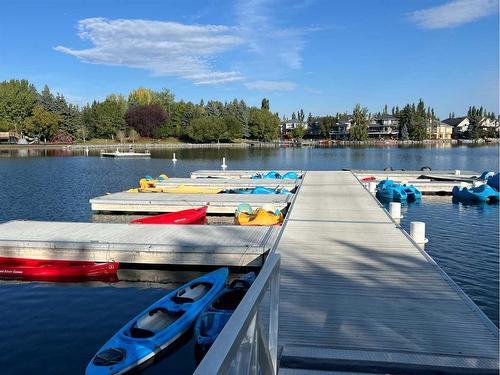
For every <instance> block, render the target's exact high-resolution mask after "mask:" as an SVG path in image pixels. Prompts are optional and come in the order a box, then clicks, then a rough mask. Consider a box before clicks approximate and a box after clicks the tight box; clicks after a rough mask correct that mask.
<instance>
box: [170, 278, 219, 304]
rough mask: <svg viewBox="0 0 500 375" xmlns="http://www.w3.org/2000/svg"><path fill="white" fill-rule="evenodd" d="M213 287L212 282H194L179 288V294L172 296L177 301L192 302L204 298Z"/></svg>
mask: <svg viewBox="0 0 500 375" xmlns="http://www.w3.org/2000/svg"><path fill="white" fill-rule="evenodd" d="M211 288H212V284H211V283H203V282H201V283H193V284H191V285H189V286H188V287H187V288H184V289H182V290H179V291H178V292H177V295H175V296H173V297H172V301H174V302H175V303H192V302H196V301H198V300H199V299H200V298H202V297H203V296H204V295H205V294H207V293H208V291H209V290H210V289H211Z"/></svg>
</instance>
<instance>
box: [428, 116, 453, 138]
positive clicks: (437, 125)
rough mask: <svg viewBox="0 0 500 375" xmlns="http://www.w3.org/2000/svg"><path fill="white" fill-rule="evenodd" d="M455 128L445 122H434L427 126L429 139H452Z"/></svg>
mask: <svg viewBox="0 0 500 375" xmlns="http://www.w3.org/2000/svg"><path fill="white" fill-rule="evenodd" d="M453 129H454V128H453V126H452V125H449V124H447V123H445V122H443V121H439V120H432V121H429V124H428V125H427V137H428V138H429V139H443V140H448V139H451V137H452V134H453Z"/></svg>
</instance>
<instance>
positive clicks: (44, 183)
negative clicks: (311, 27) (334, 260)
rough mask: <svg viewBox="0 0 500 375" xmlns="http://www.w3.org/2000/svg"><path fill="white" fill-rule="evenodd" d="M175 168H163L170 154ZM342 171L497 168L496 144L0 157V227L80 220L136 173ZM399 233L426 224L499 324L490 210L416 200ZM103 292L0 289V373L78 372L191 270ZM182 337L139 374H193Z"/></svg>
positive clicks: (139, 273) (434, 250)
mask: <svg viewBox="0 0 500 375" xmlns="http://www.w3.org/2000/svg"><path fill="white" fill-rule="evenodd" d="M173 152H175V153H176V157H177V159H179V160H178V161H177V163H175V164H174V163H172V161H171V160H170V159H171V158H172V153H173ZM223 156H225V157H226V163H227V164H228V166H229V168H230V169H271V168H272V169H274V168H275V169H309V170H338V169H341V168H362V169H383V168H385V167H389V166H391V167H393V168H394V169H396V168H398V169H402V168H404V169H420V168H421V167H423V166H431V167H432V168H433V169H434V170H437V169H449V170H454V169H461V170H476V171H478V172H481V171H483V170H495V171H497V170H498V169H499V165H498V163H499V155H498V147H496V146H484V147H470V146H459V147H449V146H443V147H405V148H399V147H394V146H391V147H384V148H380V147H357V148H348V147H334V148H262V149H258V148H255V149H254V148H248V149H222V148H221V149H176V150H156V151H153V158H152V159H146V160H114V159H105V158H99V157H98V155H97V154H95V153H94V154H92V153H91V154H90V156H85V155H84V154H83V153H72V152H68V151H62V150H59V151H54V150H52V151H49V150H45V151H44V150H29V151H28V150H17V151H6V150H0V181H1V188H0V222H4V221H7V220H14V219H30V220H64V221H90V220H91V215H92V214H91V211H90V207H89V203H88V200H89V199H90V198H92V197H95V196H99V195H103V194H105V193H106V192H116V191H121V190H124V189H126V188H129V187H132V186H136V185H137V181H138V179H139V178H141V177H142V176H144V175H146V174H149V175H153V176H155V175H158V174H160V173H166V174H167V175H169V176H171V177H188V176H189V172H191V171H193V170H196V169H219V168H220V164H221V158H222V157H223ZM403 215H404V216H405V217H404V219H403V220H402V223H401V225H402V226H403V228H405V229H406V230H409V222H410V221H414V220H420V221H425V222H426V224H427V237H428V238H429V240H430V242H429V243H428V244H427V245H426V250H427V251H428V252H429V254H431V255H432V257H433V258H434V259H435V260H436V262H437V263H438V264H439V265H440V266H441V267H442V268H443V269H444V270H445V271H446V272H447V273H448V274H449V275H450V276H451V277H452V278H453V280H455V282H457V284H459V285H460V287H462V288H463V289H464V291H465V292H466V293H467V294H468V295H469V296H470V297H471V298H472V299H473V300H474V301H475V302H476V303H477V304H478V305H479V306H480V307H481V309H482V310H483V311H484V312H485V313H486V314H487V315H488V316H489V318H490V319H492V320H493V321H494V323H495V324H497V325H498V293H499V291H498V283H499V277H498V275H499V273H498V267H499V264H498V257H499V253H498V248H499V243H498V238H499V206H498V205H496V204H495V205H464V204H461V203H453V202H452V199H451V197H428V196H426V197H424V199H423V200H422V202H420V203H415V204H410V205H408V206H404V207H403ZM120 272H121V273H120V279H121V280H122V281H120V282H118V283H115V284H109V285H108V284H105V283H72V284H54V283H37V282H33V283H28V282H8V281H4V282H1V283H0V306H2V309H1V310H0V369H1V373H2V374H16V375H17V374H32V373H38V374H74V373H82V372H83V371H84V368H85V366H86V364H87V362H88V361H89V360H90V358H92V356H93V354H95V352H96V351H97V350H98V349H99V348H100V346H101V345H102V344H104V343H105V342H106V340H107V339H109V338H110V337H111V336H112V335H113V334H114V333H115V332H116V331H117V330H118V329H119V328H120V327H121V326H123V324H124V323H126V322H127V321H128V320H129V319H130V318H132V317H133V316H134V315H135V314H136V313H138V312H140V311H141V310H142V309H144V308H146V307H147V306H149V305H150V304H151V303H153V302H154V301H156V300H157V299H159V298H160V297H162V296H163V295H165V294H166V292H167V291H168V290H171V289H172V288H174V287H176V286H177V285H179V284H180V283H183V282H185V281H187V280H189V279H191V278H192V277H195V276H196V275H197V274H200V273H199V272H198V273H197V272H195V271H187V270H183V271H172V270H170V271H169V270H167V271H156V270H148V271H144V270H124V271H120ZM193 346H194V344H193V340H192V339H191V337H190V336H189V335H187V336H186V337H185V338H184V340H182V341H181V342H180V344H179V348H178V349H177V351H176V352H175V353H174V354H171V353H166V355H164V356H163V357H162V358H161V360H160V361H159V362H158V363H155V364H153V365H152V366H150V367H148V368H147V369H146V370H144V371H143V373H144V374H165V373H167V372H168V373H175V374H189V373H192V370H193V369H194V368H195V366H196V362H195V359H194V350H193Z"/></svg>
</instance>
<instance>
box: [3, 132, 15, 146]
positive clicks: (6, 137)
mask: <svg viewBox="0 0 500 375" xmlns="http://www.w3.org/2000/svg"><path fill="white" fill-rule="evenodd" d="M18 139H19V135H18V134H16V133H13V132H0V143H17V140H18Z"/></svg>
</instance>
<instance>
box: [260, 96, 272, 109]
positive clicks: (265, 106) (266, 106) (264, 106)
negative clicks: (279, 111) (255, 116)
mask: <svg viewBox="0 0 500 375" xmlns="http://www.w3.org/2000/svg"><path fill="white" fill-rule="evenodd" d="M260 109H264V110H267V111H269V109H270V107H269V99H267V98H264V99H262V104H261V106H260Z"/></svg>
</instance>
